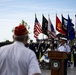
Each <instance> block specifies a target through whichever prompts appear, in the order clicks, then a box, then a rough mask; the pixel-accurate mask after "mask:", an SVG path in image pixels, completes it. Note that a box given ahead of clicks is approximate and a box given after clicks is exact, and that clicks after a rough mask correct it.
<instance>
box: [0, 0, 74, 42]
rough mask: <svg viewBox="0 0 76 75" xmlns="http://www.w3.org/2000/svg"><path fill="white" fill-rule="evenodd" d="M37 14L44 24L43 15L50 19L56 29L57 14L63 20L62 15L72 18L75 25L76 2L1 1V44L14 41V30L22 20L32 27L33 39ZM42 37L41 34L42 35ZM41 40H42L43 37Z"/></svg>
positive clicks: (45, 0) (63, 0)
mask: <svg viewBox="0 0 76 75" xmlns="http://www.w3.org/2000/svg"><path fill="white" fill-rule="evenodd" d="M35 13H36V14H37V18H38V20H39V22H40V24H42V14H44V16H45V17H46V18H47V19H48V14H50V19H51V21H52V23H53V25H54V27H55V25H56V13H57V16H58V17H59V19H60V20H61V14H63V16H64V17H65V18H68V16H67V15H68V14H69V16H70V18H72V22H73V23H74V24H75V14H76V0H0V42H1V41H5V40H10V41H12V40H13V39H12V35H13V32H12V29H13V28H14V27H15V26H17V25H19V23H21V21H22V20H24V21H26V22H27V23H28V25H30V30H29V32H30V33H31V34H30V35H29V36H30V39H32V40H35V38H34V37H33V27H34V21H35ZM40 35H41V34H40ZM40 35H39V38H42V35H41V36H40Z"/></svg>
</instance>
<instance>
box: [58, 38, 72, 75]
mask: <svg viewBox="0 0 76 75" xmlns="http://www.w3.org/2000/svg"><path fill="white" fill-rule="evenodd" d="M60 40H61V45H60V46H59V48H58V51H61V52H66V53H67V55H69V54H70V51H71V49H70V46H69V45H68V44H67V43H66V42H67V38H64V37H61V38H60ZM67 61H68V59H66V60H64V75H67Z"/></svg>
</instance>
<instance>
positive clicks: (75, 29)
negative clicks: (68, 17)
mask: <svg viewBox="0 0 76 75" xmlns="http://www.w3.org/2000/svg"><path fill="white" fill-rule="evenodd" d="M75 33H76V15H75Z"/></svg>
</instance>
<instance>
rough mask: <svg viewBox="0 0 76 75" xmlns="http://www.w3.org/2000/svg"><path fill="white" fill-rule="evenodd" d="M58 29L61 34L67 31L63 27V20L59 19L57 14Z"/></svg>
mask: <svg viewBox="0 0 76 75" xmlns="http://www.w3.org/2000/svg"><path fill="white" fill-rule="evenodd" d="M56 30H57V31H58V32H60V33H61V34H66V33H65V32H64V31H63V29H62V23H61V21H60V20H59V18H58V17H57V15H56Z"/></svg>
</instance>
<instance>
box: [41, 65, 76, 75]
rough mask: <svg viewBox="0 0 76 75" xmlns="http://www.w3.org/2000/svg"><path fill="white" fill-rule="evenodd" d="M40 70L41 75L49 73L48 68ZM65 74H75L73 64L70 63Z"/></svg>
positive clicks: (75, 70) (48, 74)
mask: <svg viewBox="0 0 76 75" xmlns="http://www.w3.org/2000/svg"><path fill="white" fill-rule="evenodd" d="M41 71H42V75H51V71H50V70H46V69H41ZM67 74H68V75H76V67H74V66H73V65H71V67H68V68H67Z"/></svg>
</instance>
